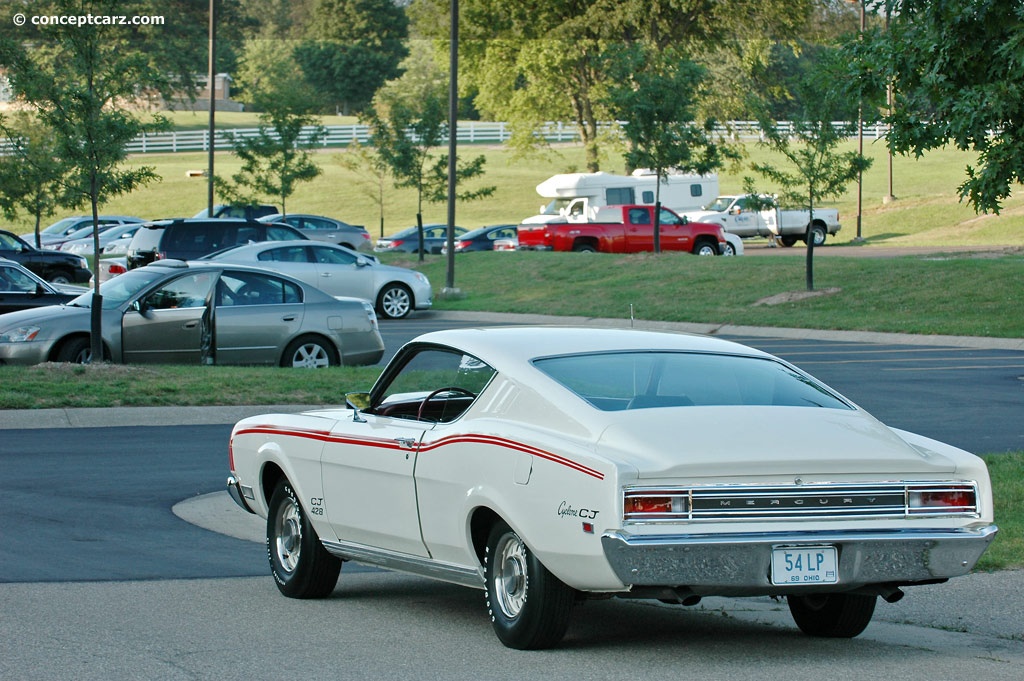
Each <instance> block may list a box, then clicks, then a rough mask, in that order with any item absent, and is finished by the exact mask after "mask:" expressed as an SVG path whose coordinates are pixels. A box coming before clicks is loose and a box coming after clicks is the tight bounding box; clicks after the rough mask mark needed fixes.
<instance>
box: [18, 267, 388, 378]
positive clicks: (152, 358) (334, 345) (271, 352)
mask: <svg viewBox="0 0 1024 681" xmlns="http://www.w3.org/2000/svg"><path fill="white" fill-rule="evenodd" d="M100 293H101V295H102V306H103V311H102V333H103V349H104V355H105V356H106V359H109V360H111V361H114V362H124V363H161V364H270V365H280V366H289V367H324V366H337V365H341V364H344V365H358V364H375V363H376V362H378V361H379V360H380V358H381V357H382V356H383V354H384V342H383V340H382V339H381V336H380V331H379V329H378V328H377V316H376V314H375V313H374V311H373V307H372V306H371V305H370V304H369V303H367V302H366V301H363V300H358V299H353V298H345V299H342V298H335V297H332V296H329V295H327V294H326V293H324V292H323V291H320V290H318V289H316V288H314V287H313V286H310V285H309V284H305V283H303V282H300V281H297V280H295V279H292V278H291V277H286V276H283V275H280V274H277V273H274V272H269V271H266V270H261V269H258V268H252V267H245V266H236V265H227V264H218V263H204V264H187V263H184V262H180V261H174V260H165V261H160V262H158V263H154V264H152V265H149V266H146V267H141V268H139V269H136V270H132V271H130V272H127V273H125V274H122V275H120V276H118V277H115V278H113V279H111V280H109V281H107V282H104V283H103V284H102V286H101V287H100ZM92 303H93V294H92V293H91V292H89V293H85V294H83V295H81V296H79V297H78V298H75V299H74V300H72V301H71V302H70V303H68V304H66V305H55V306H51V307H44V308H38V309H35V310H23V311H20V312H11V313H9V314H5V315H0V364H39V363H41V362H53V361H56V362H79V363H81V362H87V361H89V360H90V358H91V352H90V337H89V330H90V317H91V313H92V309H91V308H92Z"/></svg>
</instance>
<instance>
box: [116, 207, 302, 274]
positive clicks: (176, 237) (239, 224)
mask: <svg viewBox="0 0 1024 681" xmlns="http://www.w3.org/2000/svg"><path fill="white" fill-rule="evenodd" d="M290 240H306V237H304V236H303V235H302V234H300V233H299V232H298V231H297V230H296V229H295V228H294V227H289V226H288V225H279V224H267V223H265V222H258V221H256V220H236V219H233V218H218V219H209V218H206V219H195V218H192V219H181V218H179V219H176V220H159V221H157V222H147V223H146V224H145V225H143V226H142V229H140V230H139V231H137V232H136V233H135V236H133V237H132V242H131V244H130V245H129V246H128V253H127V258H128V269H135V268H136V267H142V266H143V265H148V264H149V263H151V262H153V261H154V260H167V259H175V260H195V259H196V258H201V257H203V256H204V255H209V254H210V253H213V252H215V251H219V250H220V249H222V248H227V247H229V246H235V245H237V244H246V243H250V242H252V243H255V242H257V241H290Z"/></svg>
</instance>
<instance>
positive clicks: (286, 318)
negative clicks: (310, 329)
mask: <svg viewBox="0 0 1024 681" xmlns="http://www.w3.org/2000/svg"><path fill="white" fill-rule="evenodd" d="M281 321H282V322H294V321H295V315H293V314H286V315H285V316H283V317H281Z"/></svg>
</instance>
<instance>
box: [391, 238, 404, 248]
mask: <svg viewBox="0 0 1024 681" xmlns="http://www.w3.org/2000/svg"><path fill="white" fill-rule="evenodd" d="M404 243H405V239H395V240H394V241H392V242H391V248H398V247H399V246H401V245H402V244H404Z"/></svg>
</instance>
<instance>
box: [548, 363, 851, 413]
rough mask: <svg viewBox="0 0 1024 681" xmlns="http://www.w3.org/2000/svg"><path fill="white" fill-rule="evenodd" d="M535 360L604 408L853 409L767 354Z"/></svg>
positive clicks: (581, 394) (613, 409)
mask: <svg viewBox="0 0 1024 681" xmlns="http://www.w3.org/2000/svg"><path fill="white" fill-rule="evenodd" d="M533 364H534V366H536V367H537V368H538V369H540V370H541V371H543V372H544V373H545V374H547V375H548V376H550V377H551V378H553V379H554V380H556V381H558V382H559V383H561V384H562V385H563V386H565V387H566V388H568V389H569V390H571V391H573V392H574V393H576V394H577V395H579V396H580V397H582V398H583V399H584V400H586V401H588V402H590V403H591V404H592V405H593V406H595V407H597V408H598V409H601V410H603V411H620V410H624V409H644V408H651V407H684V406H685V407H689V406H755V405H756V406H786V407H825V408H829V409H852V406H851V405H850V404H848V403H847V402H845V401H843V399H842V398H840V397H839V396H838V395H836V394H835V393H833V392H832V391H830V390H829V389H828V388H826V387H825V386H824V385H822V384H820V383H817V382H816V381H814V380H813V379H811V378H810V377H808V376H806V375H804V374H801V373H799V372H798V371H796V370H795V369H793V368H791V367H789V366H786V365H785V364H783V363H781V362H778V361H775V360H773V359H769V358H760V357H746V356H741V355H720V354H710V353H694V352H615V353H595V354H586V355H569V356H562V357H549V358H543V359H537V360H534V362H533Z"/></svg>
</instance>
